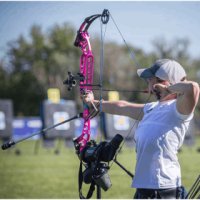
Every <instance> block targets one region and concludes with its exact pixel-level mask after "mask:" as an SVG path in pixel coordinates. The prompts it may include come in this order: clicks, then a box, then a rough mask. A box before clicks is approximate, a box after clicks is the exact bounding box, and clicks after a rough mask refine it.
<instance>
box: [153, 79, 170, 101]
mask: <svg viewBox="0 0 200 200" xmlns="http://www.w3.org/2000/svg"><path fill="white" fill-rule="evenodd" d="M168 86H170V84H169V82H167V81H165V82H162V83H156V84H154V85H153V89H154V93H155V95H156V96H157V98H158V100H161V101H164V100H167V99H168V97H169V95H171V93H170V91H169V90H168Z"/></svg>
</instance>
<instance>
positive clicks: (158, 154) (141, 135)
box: [132, 100, 193, 189]
mask: <svg viewBox="0 0 200 200" xmlns="http://www.w3.org/2000/svg"><path fill="white" fill-rule="evenodd" d="M192 118H193V113H192V114H190V115H188V116H186V115H182V114H180V113H178V111H177V109H176V100H170V101H166V102H153V103H148V104H146V105H145V107H144V117H143V119H142V120H141V121H140V123H139V124H138V128H137V130H136V132H135V140H136V153H137V164H136V169H135V177H134V179H133V182H132V187H135V188H151V189H162V188H174V187H178V186H181V171H180V165H179V162H178V158H177V150H178V149H179V148H180V146H181V145H182V143H183V140H184V136H185V133H186V131H187V130H188V128H189V124H190V121H191V119H192Z"/></svg>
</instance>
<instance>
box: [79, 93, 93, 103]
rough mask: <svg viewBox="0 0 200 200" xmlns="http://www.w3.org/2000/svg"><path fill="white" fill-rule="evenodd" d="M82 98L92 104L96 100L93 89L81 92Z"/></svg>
mask: <svg viewBox="0 0 200 200" xmlns="http://www.w3.org/2000/svg"><path fill="white" fill-rule="evenodd" d="M81 99H82V100H83V102H84V103H85V104H87V105H88V104H91V103H92V102H93V101H94V94H93V92H92V91H86V92H85V93H84V94H81Z"/></svg>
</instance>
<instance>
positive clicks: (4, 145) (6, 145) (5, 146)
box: [1, 141, 15, 150]
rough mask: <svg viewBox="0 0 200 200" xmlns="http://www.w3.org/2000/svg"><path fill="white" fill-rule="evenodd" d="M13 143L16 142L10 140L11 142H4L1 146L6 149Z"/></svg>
mask: <svg viewBox="0 0 200 200" xmlns="http://www.w3.org/2000/svg"><path fill="white" fill-rule="evenodd" d="M13 145H15V142H14V141H9V142H7V143H5V144H3V145H2V146H1V148H2V149H3V150H6V149H8V148H10V147H11V146H13Z"/></svg>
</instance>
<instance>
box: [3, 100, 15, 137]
mask: <svg viewBox="0 0 200 200" xmlns="http://www.w3.org/2000/svg"><path fill="white" fill-rule="evenodd" d="M12 121H13V104H12V101H11V100H0V138H1V139H3V140H4V139H8V138H11V137H12V132H13V126H12Z"/></svg>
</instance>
